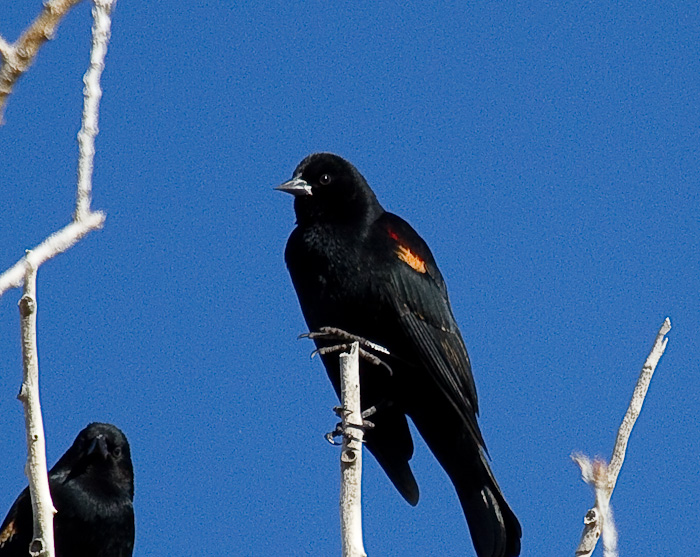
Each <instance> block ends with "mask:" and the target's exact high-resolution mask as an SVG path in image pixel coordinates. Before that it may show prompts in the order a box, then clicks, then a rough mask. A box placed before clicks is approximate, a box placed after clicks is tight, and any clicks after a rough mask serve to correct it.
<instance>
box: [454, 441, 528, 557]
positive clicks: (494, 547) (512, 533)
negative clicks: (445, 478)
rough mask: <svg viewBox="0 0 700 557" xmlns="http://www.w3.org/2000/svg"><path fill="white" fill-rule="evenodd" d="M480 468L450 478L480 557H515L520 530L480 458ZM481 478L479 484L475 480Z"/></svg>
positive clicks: (486, 464) (518, 551)
mask: <svg viewBox="0 0 700 557" xmlns="http://www.w3.org/2000/svg"><path fill="white" fill-rule="evenodd" d="M479 456H480V460H481V466H480V468H481V470H478V468H479V466H478V465H477V466H467V467H465V468H466V469H465V470H464V471H463V472H458V473H457V475H458V477H457V478H455V477H453V475H452V474H450V477H451V479H452V483H453V484H454V485H455V489H456V490H457V496H458V497H459V501H460V503H461V504H462V510H463V511H464V516H465V518H466V519H467V524H468V525H469V531H470V533H471V536H472V541H473V543H474V548H475V549H476V554H477V555H478V556H479V557H517V556H518V555H520V538H521V537H522V529H521V528H520V523H519V522H518V519H517V518H516V516H515V514H514V513H513V511H512V510H511V509H510V507H509V506H508V503H506V500H505V499H504V497H503V493H502V492H501V490H500V488H499V487H498V484H497V483H496V480H495V479H494V477H493V474H492V472H491V469H490V467H489V465H488V463H487V462H486V460H485V457H484V456H483V454H481V455H479ZM479 477H480V478H481V481H479V479H478V478H479Z"/></svg>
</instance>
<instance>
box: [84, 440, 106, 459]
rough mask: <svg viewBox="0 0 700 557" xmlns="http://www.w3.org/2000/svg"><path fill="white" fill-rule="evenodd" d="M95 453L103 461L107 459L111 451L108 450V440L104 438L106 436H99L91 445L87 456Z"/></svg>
mask: <svg viewBox="0 0 700 557" xmlns="http://www.w3.org/2000/svg"><path fill="white" fill-rule="evenodd" d="M93 453H97V454H99V455H100V456H101V457H102V458H103V459H106V458H107V455H108V454H109V450H108V449H107V440H106V439H105V438H104V435H98V436H97V437H95V438H94V439H93V440H92V442H91V443H90V446H89V447H88V450H87V454H89V455H91V454H93Z"/></svg>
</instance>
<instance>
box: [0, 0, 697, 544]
mask: <svg viewBox="0 0 700 557" xmlns="http://www.w3.org/2000/svg"><path fill="white" fill-rule="evenodd" d="M229 4H230V3H227V2H226V3H224V2H221V3H206V2H191V3H177V2H176V3H172V2H168V3H166V2H155V3H153V2H151V3H143V2H140V3H139V2H131V1H128V0H120V1H119V3H118V4H117V8H116V12H115V17H114V21H113V37H112V41H111V44H110V47H109V53H108V55H107V68H106V71H105V74H104V77H103V87H104V97H103V100H102V111H101V116H100V130H101V131H100V135H99V136H98V139H97V149H98V152H97V156H96V161H95V165H96V168H95V184H94V202H93V207H94V208H96V209H100V210H103V211H105V212H106V214H107V221H106V225H105V228H104V229H103V230H102V231H99V232H96V233H93V234H91V235H90V236H89V237H88V238H87V239H86V240H84V241H83V242H81V243H80V244H79V245H78V246H76V247H75V248H73V249H72V250H71V251H70V252H68V253H66V254H64V255H61V256H60V257H59V258H57V259H55V260H53V261H51V262H49V263H47V264H46V265H45V266H43V267H42V268H41V269H40V271H39V283H38V296H39V317H38V326H39V334H40V339H39V351H40V353H39V356H40V366H41V387H42V396H43V405H44V413H45V414H44V415H45V424H46V431H47V436H48V458H49V461H50V462H51V463H53V462H55V460H56V459H57V458H58V457H59V456H60V455H61V454H62V453H63V452H64V451H65V449H66V448H67V447H68V446H69V445H70V443H71V442H72V440H73V439H74V437H75V435H76V434H77V433H78V431H79V430H80V429H82V428H83V427H84V426H85V425H86V424H87V423H89V422H90V421H109V422H112V423H114V424H116V425H117V426H119V427H120V428H122V429H123V430H124V432H125V433H126V434H127V436H128V438H129V440H130V442H131V445H132V453H133V458H134V465H135V468H136V499H135V507H136V517H137V534H136V549H135V555H169V556H179V555H182V556H189V555H214V554H227V555H242V556H247V555H251V556H258V555H272V554H275V555H319V556H326V555H337V554H339V547H340V542H339V524H338V513H337V496H338V489H339V488H338V463H337V458H338V450H337V449H335V448H333V447H331V446H329V445H328V444H327V443H326V442H325V440H324V439H323V434H324V433H325V432H327V431H329V430H331V429H332V428H333V426H334V424H335V416H334V415H333V413H332V410H331V408H332V407H333V406H334V405H335V404H336V401H335V398H334V394H333V392H332V389H331V387H330V383H329V382H328V380H327V378H326V375H325V371H324V370H323V368H322V366H321V364H320V362H319V361H317V360H313V361H311V360H309V353H310V352H311V350H312V346H311V344H310V343H309V342H308V341H297V340H296V337H297V335H298V334H299V333H302V332H304V331H305V324H304V321H303V319H302V316H301V312H300V310H299V307H298V303H297V299H296V296H295V294H294V292H293V289H292V286H291V282H290V280H289V277H288V274H287V271H286V269H285V266H284V262H283V257H282V254H283V250H284V245H285V242H286V239H287V237H288V235H289V233H290V232H291V230H292V228H293V225H294V216H293V211H292V203H291V199H290V198H289V196H285V195H282V194H280V193H279V192H275V191H273V190H272V187H273V186H275V185H277V184H279V183H281V182H282V181H284V180H286V179H288V178H289V177H290V176H291V173H292V171H293V169H294V167H295V166H296V164H297V163H298V162H299V161H300V160H301V159H302V158H303V157H304V156H306V155H307V154H309V153H311V152H314V151H320V150H324V151H332V152H335V153H338V154H340V155H342V156H344V157H346V158H348V159H349V160H350V161H352V162H353V163H354V164H355V165H356V166H357V167H358V168H359V169H360V171H361V172H362V173H363V174H364V175H365V177H366V178H367V179H368V181H369V183H370V185H372V187H373V188H374V190H375V192H376V193H377V196H378V197H379V199H380V201H381V202H382V203H383V205H384V206H385V207H386V208H387V209H389V210H391V211H392V212H395V213H397V214H399V215H401V216H402V217H404V218H405V219H406V220H408V221H409V222H410V223H411V224H412V225H413V226H414V228H416V229H417V230H418V231H419V233H420V234H421V235H422V236H423V237H424V238H425V240H426V241H427V242H428V244H429V245H430V246H431V248H432V251H433V253H434V255H435V257H436V259H437V261H438V264H439V265H440V268H441V270H442V272H443V275H444V276H445V279H446V281H447V284H448V288H449V291H450V296H451V300H452V305H453V309H454V312H455V316H456V318H457V321H458V322H459V324H460V326H461V329H462V332H463V336H464V339H465V342H466V345H467V348H468V350H469V353H470V356H471V359H472V364H473V368H474V375H475V378H476V383H477V388H478V392H479V397H480V407H481V417H480V423H481V427H482V430H483V433H484V437H485V439H486V442H487V445H488V447H489V451H490V453H491V456H492V458H493V461H492V464H493V468H494V471H495V474H496V476H497V478H498V480H499V483H500V484H501V487H502V488H503V490H504V492H505V494H506V496H507V498H508V500H509V502H510V503H511V505H512V507H513V508H514V510H515V512H516V514H518V516H519V518H520V521H521V523H522V525H523V531H524V538H523V555H533V556H535V555H537V556H539V555H553V556H554V555H566V554H572V553H573V548H574V547H575V545H576V543H577V542H578V538H579V535H580V532H581V528H582V517H583V515H584V513H585V511H586V510H587V509H588V508H589V507H590V506H591V504H592V502H593V496H592V494H591V493H590V492H589V489H588V487H587V486H585V485H584V484H583V483H582V482H581V480H580V479H579V472H578V469H577V467H576V466H575V465H574V464H573V463H572V462H571V461H570V459H569V455H570V453H571V452H572V451H574V450H580V451H583V452H584V453H586V454H589V455H596V454H599V455H602V456H605V457H609V454H610V451H611V449H612V445H613V442H614V438H615V434H616V431H617V427H618V426H619V423H620V421H621V419H622V416H623V414H624V412H625V410H626V407H627V404H628V402H629V399H630V396H631V394H632V390H633V387H634V384H635V381H636V379H637V375H638V373H639V370H640V368H641V365H642V363H643V362H644V359H645V357H646V355H647V353H648V350H649V348H650V347H651V344H652V341H653V339H654V336H655V335H656V332H657V331H658V328H659V326H660V325H661V323H662V321H663V319H664V318H665V317H667V316H668V317H670V318H671V322H672V325H673V329H672V330H671V332H670V334H669V339H670V340H669V345H668V348H667V352H666V354H665V355H664V356H663V358H662V360H661V363H660V364H659V367H658V369H657V372H656V375H655V377H654V379H653V381H652V384H651V388H650V391H649V394H648V397H647V400H646V402H645V405H644V408H643V410H642V414H641V417H640V418H639V421H638V422H637V425H636V428H635V430H634V432H633V433H632V438H631V441H630V444H629V448H628V457H627V460H626V462H625V464H624V467H623V469H622V473H621V476H620V479H619V482H618V487H617V489H616V491H615V493H614V495H613V500H612V504H613V508H614V511H615V517H616V521H617V524H618V527H619V530H620V541H619V543H620V550H621V554H622V555H641V554H647V555H670V554H673V555H697V554H698V552H699V551H700V548H699V547H698V541H697V539H698V536H697V534H698V526H699V524H700V510H699V509H700V507H698V504H697V501H698V500H700V485H699V483H698V480H697V478H698V458H697V454H696V452H697V446H698V442H699V441H700V423H699V422H698V419H697V414H696V412H695V408H696V406H697V400H698V399H699V398H700V381H699V380H698V361H700V348H699V347H698V342H697V340H698V338H700V303H699V295H698V293H699V292H700V273H699V272H698V271H699V269H700V245H699V244H700V212H699V207H700V199H699V198H700V193H698V192H699V191H700V187H699V186H700V184H699V183H698V182H699V179H698V175H699V174H698V170H699V166H700V164H699V163H698V161H699V160H700V157H699V155H700V153H699V151H700V142H699V139H700V138H699V134H700V110H699V106H698V99H699V98H700V77H699V76H700V36H699V35H700V31H699V30H698V27H697V21H698V18H699V16H700V13H698V12H700V8H698V5H697V3H694V2H666V3H654V4H648V5H640V4H639V3H631V2H622V3H620V2H615V3H612V2H611V3H604V2H574V3H566V5H563V4H560V3H544V2H516V3H510V4H508V5H502V4H500V3H485V2H480V3H467V2H444V3H441V4H440V5H439V7H437V6H433V5H429V4H427V3H422V2H408V3H388V2H374V3H369V2H361V3H357V2H353V3H350V2H332V3H330V2H314V1H312V2H305V3H289V2H264V1H263V2H254V3H238V5H236V4H232V5H229ZM38 9H39V2H7V1H3V2H2V3H0V13H1V14H2V17H1V18H0V33H1V34H2V35H3V36H4V37H5V38H7V39H9V40H14V39H15V38H16V37H17V36H18V34H19V33H20V31H21V30H22V29H23V28H24V27H25V26H26V24H27V23H28V22H29V21H30V20H31V19H32V18H33V17H34V16H35V14H36V12H37V10H38ZM89 28H90V15H89V5H88V4H85V3H84V4H81V5H80V6H78V7H77V8H76V9H75V10H74V11H73V12H71V14H70V15H69V16H68V17H67V19H66V20H65V21H64V22H63V23H62V25H61V27H60V28H59V31H58V34H57V36H56V38H55V40H53V41H52V42H50V43H49V44H47V45H46V46H45V47H44V48H43V49H42V51H41V53H40V55H39V58H38V60H37V62H36V64H35V66H34V67H33V68H32V69H31V70H30V72H29V73H28V74H27V75H25V76H24V77H23V78H22V80H21V81H20V82H19V84H18V86H17V87H16V89H15V91H14V93H13V94H12V96H11V97H10V100H9V105H8V107H7V111H6V115H5V116H6V122H7V123H6V125H5V126H4V127H2V128H0V145H2V147H1V148H0V152H1V155H0V161H1V164H0V184H2V187H1V191H2V193H1V194H0V197H1V198H2V201H0V238H1V239H2V241H1V242H0V268H1V269H5V268H7V267H9V266H11V265H12V264H14V262H15V261H16V260H17V259H19V257H21V255H22V254H23V250H24V249H25V248H29V247H32V246H34V245H36V244H37V243H38V242H40V241H41V240H42V239H43V238H44V237H46V235H47V234H49V233H50V232H52V231H54V230H56V229H57V228H59V227H61V226H63V225H64V224H65V223H66V222H67V221H68V219H69V218H70V214H71V212H72V208H73V204H74V195H75V193H74V192H75V185H74V184H75V173H76V170H75V167H76V159H77V154H76V153H77V148H76V139H75V136H76V133H77V131H78V129H79V126H80V112H81V102H82V101H81V99H82V82H81V79H82V75H83V73H84V71H85V69H86V66H87V60H88V53H89ZM19 295H20V294H19V291H13V292H10V293H8V294H6V295H5V296H3V297H2V298H1V299H0V354H2V359H1V360H0V362H1V364H0V365H2V373H0V431H1V432H2V433H1V434H0V452H1V453H2V455H3V459H2V461H3V462H2V466H1V467H0V486H2V488H1V489H0V513H3V514H4V513H5V512H6V510H7V509H9V507H10V505H11V503H12V501H13V500H14V498H15V497H16V496H17V494H18V493H19V492H20V491H21V489H22V488H23V487H24V486H25V485H26V479H25V477H24V475H23V464H24V458H25V445H24V443H25V441H24V433H23V416H22V409H21V406H20V404H19V403H18V402H17V401H16V400H15V395H16V393H17V390H18V388H19V384H20V380H21V358H20V345H19V324H18V321H19V317H18V311H17V308H16V303H17V300H18V299H19ZM413 467H414V470H415V474H416V477H417V480H418V483H419V485H420V487H421V501H420V503H419V505H418V507H416V508H411V507H409V506H408V505H407V504H406V503H405V502H404V501H403V500H402V499H401V498H400V496H399V495H398V493H396V492H395V490H394V489H393V487H392V486H391V484H390V483H389V481H388V480H387V479H386V477H385V476H384V475H383V473H382V471H381V470H380V469H379V467H378V466H377V465H376V463H375V462H374V461H373V460H372V458H371V456H369V455H368V456H367V458H366V465H365V474H364V484H363V490H364V491H363V498H364V529H365V546H366V549H367V551H368V553H369V554H370V555H377V556H378V555H381V556H405V555H441V556H456V555H465V554H466V555H471V554H472V548H471V542H470V540H469V536H468V533H467V529H466V524H465V522H464V519H463V517H462V515H461V510H460V508H459V504H458V502H457V498H456V496H455V494H454V492H453V490H452V487H451V485H450V484H449V481H448V479H447V477H446V476H445V474H444V473H443V471H442V470H441V469H440V467H439V466H438V465H437V463H436V461H435V460H434V458H433V457H432V455H431V454H430V453H429V451H428V450H427V448H426V447H425V445H424V444H423V443H422V442H421V441H418V442H417V448H416V455H415V457H414V459H413ZM599 551H600V550H599Z"/></svg>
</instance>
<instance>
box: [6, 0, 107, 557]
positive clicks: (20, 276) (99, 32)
mask: <svg viewBox="0 0 700 557" xmlns="http://www.w3.org/2000/svg"><path fill="white" fill-rule="evenodd" d="M78 2H79V0H49V1H48V2H46V3H45V4H44V9H43V11H42V12H41V14H40V15H39V16H38V17H37V19H36V20H35V21H34V22H33V23H32V24H31V25H30V27H29V28H28V29H27V30H26V31H25V32H24V33H23V34H22V36H21V37H20V38H19V39H18V40H17V42H16V43H15V44H14V45H10V44H9V43H8V42H7V41H5V40H4V39H3V38H2V37H0V56H1V57H2V61H3V63H2V67H0V118H1V116H2V110H3V107H4V104H5V101H6V100H7V97H8V95H9V94H10V92H11V91H12V87H13V86H14V84H15V82H16V81H17V79H18V78H19V77H20V76H21V75H22V73H24V72H25V71H26V70H27V69H28V68H29V66H30V65H31V62H32V60H33V59H34V57H35V56H36V54H37V52H38V50H39V47H40V46H41V45H42V44H43V43H44V42H45V41H46V40H47V39H48V38H50V37H51V36H52V35H53V33H54V32H55V30H56V27H57V26H58V23H59V22H60V20H61V18H62V17H63V16H64V15H65V14H66V13H67V12H68V10H69V9H70V8H71V7H72V6H73V5H75V4H77V3H78ZM115 2H116V0H94V6H93V10H92V14H93V26H92V49H91V52H90V66H89V68H88V70H87V72H86V74H85V77H84V82H85V89H84V107H83V119H82V128H81V130H80V132H79V134H78V144H79V160H78V186H77V195H76V208H75V212H74V214H73V220H72V222H70V223H69V224H68V225H66V226H65V227H64V228H62V229H61V230H59V231H58V232H55V233H53V234H51V235H50V236H49V237H48V238H46V239H45V240H44V241H43V242H42V243H41V244H40V245H39V246H37V248H36V249H34V250H32V251H27V252H26V254H25V256H24V257H23V258H22V259H21V260H20V261H18V262H17V263H16V264H15V265H14V266H13V267H11V268H10V269H8V270H7V271H5V272H4V273H3V274H2V275H0V296H2V294H3V293H4V292H6V291H7V290H9V289H10V288H16V287H18V286H21V285H22V283H24V295H23V296H22V298H21V299H20V301H19V310H20V323H21V333H22V361H23V368H24V373H23V382H22V388H21V390H20V393H19V395H18V398H19V399H20V401H21V402H22V404H23V406H24V416H25V424H26V434H27V465H26V468H25V473H26V474H27V477H28V478H29V492H30V496H31V501H32V511H33V514H34V532H33V539H32V542H31V545H30V547H29V553H30V555H32V556H33V557H53V556H54V535H53V515H54V514H55V512H56V510H55V509H54V507H53V503H52V501H51V492H50V489H49V481H48V474H47V466H46V443H45V440H44V425H43V419H42V416H41V405H40V401H39V360H38V352H37V335H36V309H37V301H36V273H37V270H38V269H39V266H40V265H41V264H42V263H44V262H46V261H48V260H49V259H51V258H53V257H55V256H56V255H58V254H59V253H62V252H64V251H65V250H67V249H68V248H70V247H71V246H72V245H73V244H75V243H76V242H77V241H78V240H80V239H81V238H82V237H83V236H85V235H86V234H87V233H88V232H90V231H91V230H95V229H98V228H101V227H102V224H103V223H104V220H105V215H104V214H103V213H101V212H99V211H92V210H91V209H90V203H91V194H92V170H93V161H94V155H95V136H96V135H97V131H98V128H97V122H98V114H99V102H100V97H101V95H102V91H101V89H100V77H101V75H102V70H103V69H104V58H105V55H106V53H107V43H108V41H109V35H110V26H111V18H110V14H111V11H112V8H113V6H114V3H115Z"/></svg>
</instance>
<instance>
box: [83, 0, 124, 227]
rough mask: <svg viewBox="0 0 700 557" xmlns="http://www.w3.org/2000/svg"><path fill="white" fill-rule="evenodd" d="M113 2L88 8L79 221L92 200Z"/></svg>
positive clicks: (103, 0) (98, 0)
mask: <svg viewBox="0 0 700 557" xmlns="http://www.w3.org/2000/svg"><path fill="white" fill-rule="evenodd" d="M115 2H116V0H94V5H93V8H92V17H93V23H92V50H91V52H90V66H89V68H88V70H87V72H85V77H83V82H84V83H85V89H84V92H83V94H84V102H83V122H82V127H81V128H80V131H79V132H78V146H79V151H80V156H79V158H78V194H77V196H76V202H75V215H74V217H73V218H74V219H75V220H76V221H82V220H83V219H85V218H87V217H88V216H89V214H90V203H91V201H92V169H93V162H94V159H95V136H97V132H98V126H97V120H98V115H99V110H100V99H101V98H102V89H101V88H100V78H101V77H102V70H104V67H105V64H104V60H105V56H106V55H107V43H108V42H109V36H110V29H111V26H112V18H111V17H110V15H111V13H112V8H113V6H114V3H115Z"/></svg>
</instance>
